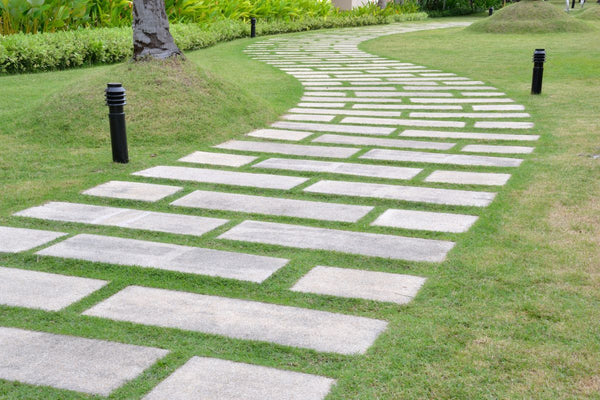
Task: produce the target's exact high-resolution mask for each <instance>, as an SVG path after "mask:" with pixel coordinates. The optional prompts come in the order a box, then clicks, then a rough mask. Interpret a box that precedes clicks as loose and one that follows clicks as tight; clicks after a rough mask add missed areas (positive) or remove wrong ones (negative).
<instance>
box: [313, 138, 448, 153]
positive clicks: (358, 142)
mask: <svg viewBox="0 0 600 400" xmlns="http://www.w3.org/2000/svg"><path fill="white" fill-rule="evenodd" d="M313 142H314V143H335V144H351V145H355V146H379V147H398V148H409V149H430V150H449V149H451V148H452V147H454V143H443V142H425V141H418V140H401V139H381V138H373V137H362V136H344V135H322V136H319V137H318V138H316V139H313Z"/></svg>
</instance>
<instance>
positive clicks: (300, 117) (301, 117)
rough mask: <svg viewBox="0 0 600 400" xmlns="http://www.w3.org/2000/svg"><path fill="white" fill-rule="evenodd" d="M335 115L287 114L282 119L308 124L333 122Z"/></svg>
mask: <svg viewBox="0 0 600 400" xmlns="http://www.w3.org/2000/svg"><path fill="white" fill-rule="evenodd" d="M334 118H335V115H317V114H286V115H282V116H281V119H284V120H286V121H308V122H331V120H333V119H334Z"/></svg>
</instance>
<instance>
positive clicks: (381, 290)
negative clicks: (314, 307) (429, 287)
mask: <svg viewBox="0 0 600 400" xmlns="http://www.w3.org/2000/svg"><path fill="white" fill-rule="evenodd" d="M423 283H425V278H421V277H418V276H412V275H401V274H390V273H386V272H375V271H364V270H360V269H347V268H334V267H322V266H316V267H315V268H313V269H311V270H310V271H309V273H308V274H306V275H305V276H303V277H302V278H301V279H300V280H299V281H298V282H297V283H296V284H295V285H294V286H293V287H292V288H291V290H292V291H294V292H302V293H316V294H326V295H331V296H339V297H350V298H359V299H367V300H377V301H387V302H391V303H397V304H406V303H408V302H410V301H411V300H412V299H413V298H414V297H415V296H416V295H417V292H418V291H419V289H420V288H421V286H422V285H423Z"/></svg>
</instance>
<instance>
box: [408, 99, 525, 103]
mask: <svg viewBox="0 0 600 400" xmlns="http://www.w3.org/2000/svg"><path fill="white" fill-rule="evenodd" d="M410 101H411V103H429V104H439V103H457V104H458V103H467V104H469V103H473V104H477V103H514V100H512V99H457V98H451V99H437V98H436V99H434V98H429V99H427V98H411V99H410Z"/></svg>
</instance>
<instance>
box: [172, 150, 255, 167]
mask: <svg viewBox="0 0 600 400" xmlns="http://www.w3.org/2000/svg"><path fill="white" fill-rule="evenodd" d="M256 158H257V157H252V156H241V155H239V154H225V153H209V152H206V151H195V152H193V153H192V154H190V155H188V156H185V157H183V158H180V159H179V160H178V161H181V162H189V163H197V164H210V165H223V166H226V167H241V166H242V165H246V164H249V163H251V162H252V161H254V160H256Z"/></svg>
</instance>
